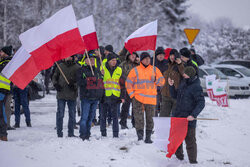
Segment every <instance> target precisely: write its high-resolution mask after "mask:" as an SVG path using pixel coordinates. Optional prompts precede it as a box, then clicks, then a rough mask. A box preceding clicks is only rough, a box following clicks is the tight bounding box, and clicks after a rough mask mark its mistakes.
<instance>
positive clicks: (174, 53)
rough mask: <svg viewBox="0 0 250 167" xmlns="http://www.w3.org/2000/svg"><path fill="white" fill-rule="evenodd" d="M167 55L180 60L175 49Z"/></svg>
mask: <svg viewBox="0 0 250 167" xmlns="http://www.w3.org/2000/svg"><path fill="white" fill-rule="evenodd" d="M169 55H174V56H175V58H180V54H179V52H178V51H177V50H176V49H171V51H170V53H169Z"/></svg>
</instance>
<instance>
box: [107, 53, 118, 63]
mask: <svg viewBox="0 0 250 167" xmlns="http://www.w3.org/2000/svg"><path fill="white" fill-rule="evenodd" d="M116 58H117V57H116V55H115V54H113V53H109V54H108V56H107V62H109V61H110V60H112V59H116Z"/></svg>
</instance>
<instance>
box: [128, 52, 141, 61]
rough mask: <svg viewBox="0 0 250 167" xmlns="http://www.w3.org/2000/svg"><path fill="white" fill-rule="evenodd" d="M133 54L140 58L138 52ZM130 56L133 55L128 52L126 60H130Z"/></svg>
mask: <svg viewBox="0 0 250 167" xmlns="http://www.w3.org/2000/svg"><path fill="white" fill-rule="evenodd" d="M133 54H135V57H139V55H138V54H137V53H136V52H133ZM130 55H131V54H130V53H129V52H128V53H127V55H126V60H128V59H129V56H130Z"/></svg>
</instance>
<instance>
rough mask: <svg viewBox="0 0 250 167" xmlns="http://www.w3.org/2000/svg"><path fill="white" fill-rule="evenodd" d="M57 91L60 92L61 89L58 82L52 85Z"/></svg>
mask: <svg viewBox="0 0 250 167" xmlns="http://www.w3.org/2000/svg"><path fill="white" fill-rule="evenodd" d="M54 87H55V89H56V91H57V92H60V91H61V90H62V87H61V86H60V85H59V84H55V85H54Z"/></svg>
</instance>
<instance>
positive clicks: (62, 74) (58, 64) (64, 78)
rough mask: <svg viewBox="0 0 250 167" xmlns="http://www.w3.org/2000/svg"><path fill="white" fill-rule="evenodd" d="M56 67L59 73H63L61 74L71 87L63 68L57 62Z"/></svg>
mask: <svg viewBox="0 0 250 167" xmlns="http://www.w3.org/2000/svg"><path fill="white" fill-rule="evenodd" d="M56 66H57V68H58V69H59V71H60V72H61V74H62V76H63V78H64V79H65V81H66V82H67V84H68V85H69V81H68V79H67V78H66V76H65V74H64V73H63V71H62V69H61V67H60V66H59V64H58V63H57V62H56Z"/></svg>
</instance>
